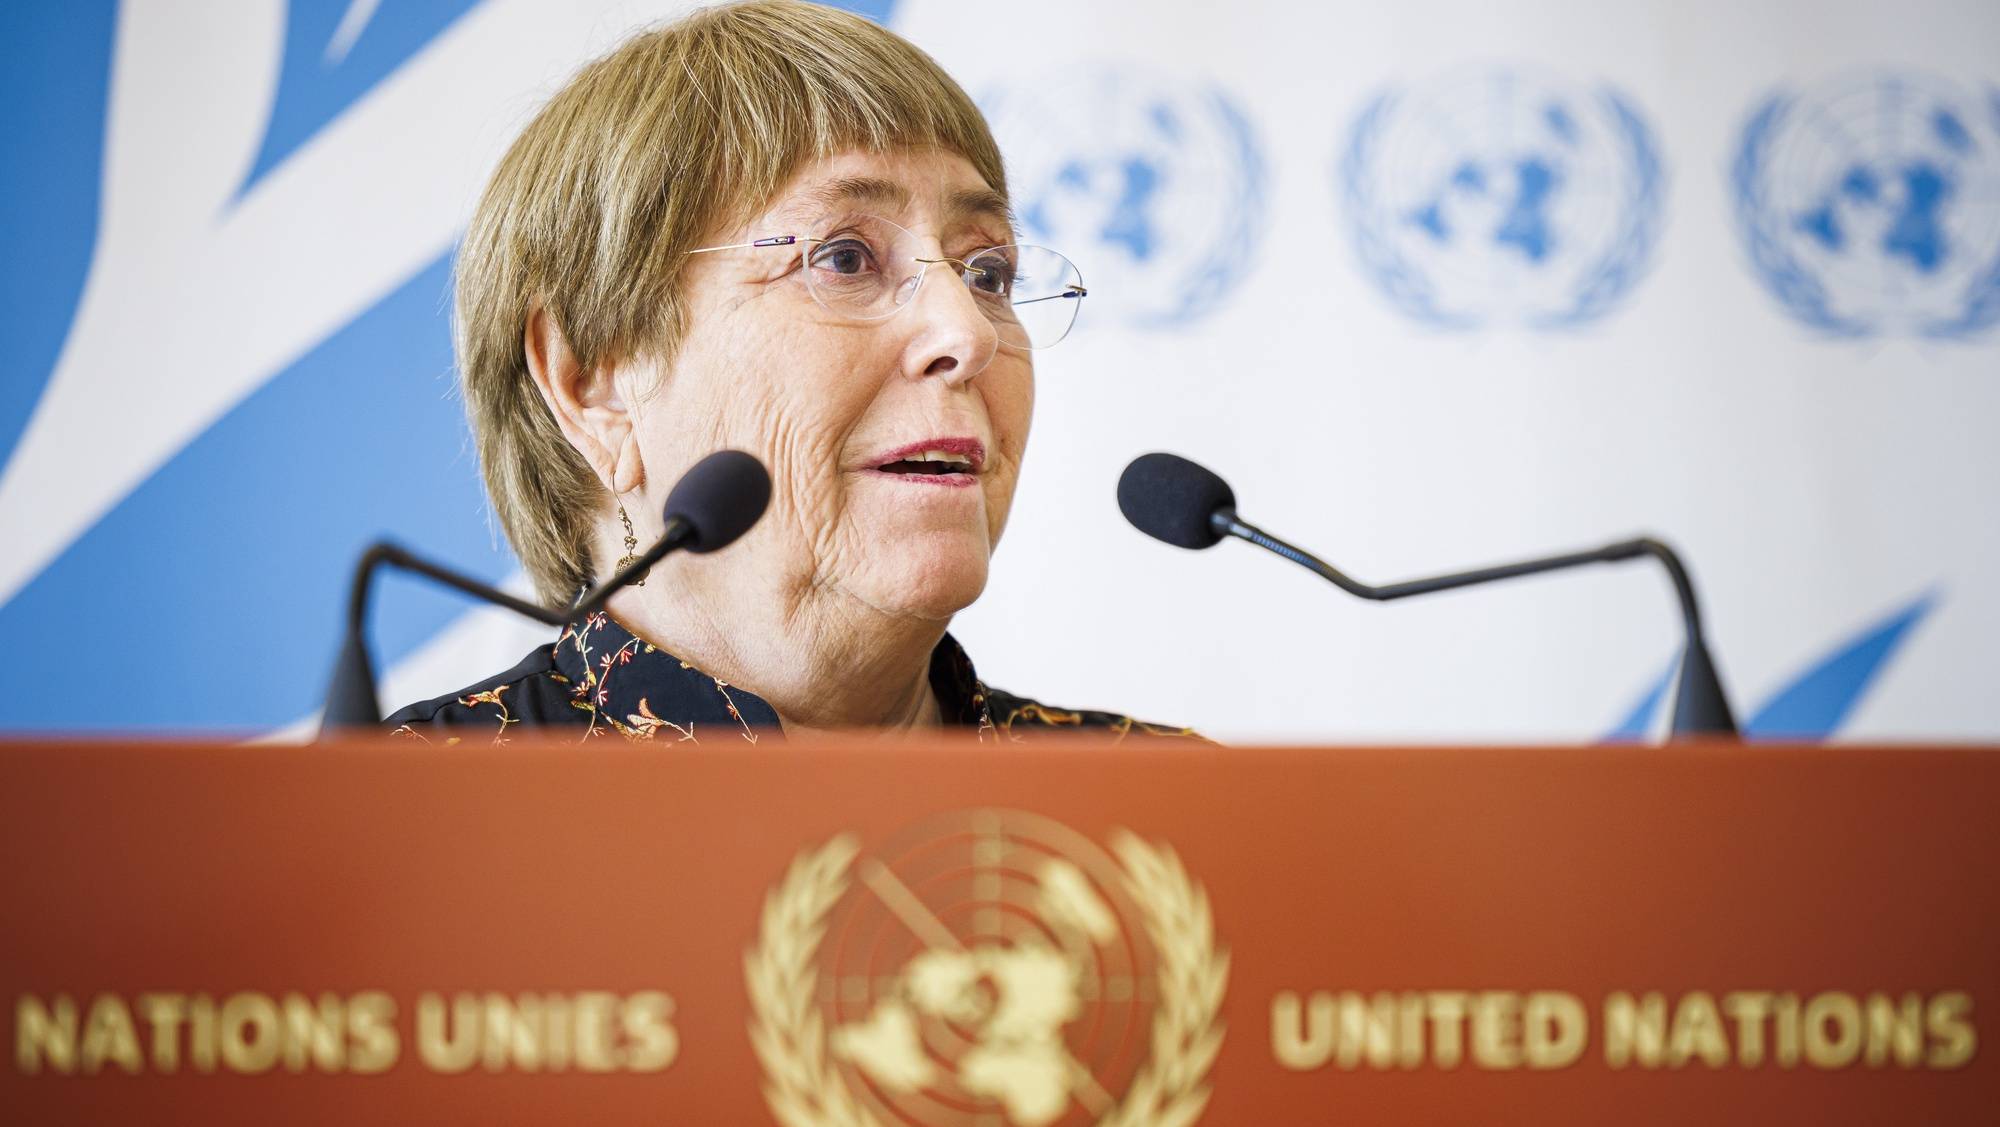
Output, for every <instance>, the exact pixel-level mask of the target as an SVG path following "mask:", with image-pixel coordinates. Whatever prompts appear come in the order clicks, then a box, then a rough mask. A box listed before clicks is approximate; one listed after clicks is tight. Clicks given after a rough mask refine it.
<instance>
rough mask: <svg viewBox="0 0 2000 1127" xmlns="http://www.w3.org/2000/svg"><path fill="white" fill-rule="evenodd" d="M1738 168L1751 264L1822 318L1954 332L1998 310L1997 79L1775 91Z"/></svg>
mask: <svg viewBox="0 0 2000 1127" xmlns="http://www.w3.org/2000/svg"><path fill="white" fill-rule="evenodd" d="M1730 173H1731V175H1730V179H1731V182H1732V184H1733V186H1734V188H1735V193H1736V216H1737V223H1738V226H1739V228H1740V231H1741V234H1742V237H1743V243H1744V248H1745V250H1746V251H1748V253H1749V256H1750V263H1751V265H1752V267H1753V268H1754V269H1755V270H1756V272H1757V275H1758V277H1759V278H1760V279H1762V280H1763V282H1764V284H1765V286H1766V287H1768V288H1769V289H1770V291H1771V293H1772V294H1773V295H1775V296H1776V297H1777V299H1778V301H1779V302H1780V303H1781V304H1782V305H1783V306H1784V308H1785V310H1786V311H1787V312H1788V313H1790V314H1792V316H1794V317H1797V318H1798V319H1799V320H1801V321H1803V322H1805V323H1806V324H1808V325H1811V326H1812V327H1813V328H1815V329H1819V330H1821V331H1823V332H1826V333H1829V334H1831V335H1834V336H1843V337H1863V336H1875V335H1878V334H1902V335H1915V336H1924V337H1933V338H1953V337H1965V336H1970V335H1972V334H1974V333H1978V332H1980V331H1982V330H1984V329H1987V328H1989V327H1991V326H1992V325H1993V323H1994V322H1995V321H1996V320H2000V91H1992V90H1989V91H1987V93H1986V96H1985V97H1984V98H1983V99H1982V98H1979V97H1976V96H1974V95H1972V94H1970V93H1968V92H1966V91H1964V90H1961V89H1959V88H1957V87H1955V86H1953V85H1951V84H1950V83H1947V82H1944V81H1942V80H1939V79H1936V78H1930V77H1925V76H1921V75H1912V74H1880V75H1871V76H1865V77H1852V76H1850V77H1848V78H1845V79H1840V80H1836V81H1833V82H1829V83H1826V84H1823V85H1821V86H1817V87H1814V88H1812V89H1809V90H1807V91H1806V92H1804V93H1803V94H1792V93H1779V94H1776V95H1773V96H1772V97H1771V98H1770V99H1769V100H1768V101H1766V102H1764V103H1762V104H1761V105H1759V106H1758V107H1757V108H1756V110H1755V111H1753V112H1752V113H1751V115H1750V121H1749V124H1748V125H1746V126H1744V129H1743V139H1742V143H1741V145H1740V146H1739V147H1738V149H1737V153H1736V158H1735V160H1734V162H1733V164H1732V165H1731V168H1730Z"/></svg>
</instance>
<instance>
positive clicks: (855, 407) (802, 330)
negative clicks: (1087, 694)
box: [525, 149, 1034, 731]
mask: <svg viewBox="0 0 2000 1127" xmlns="http://www.w3.org/2000/svg"><path fill="white" fill-rule="evenodd" d="M862 179H873V180H880V181H886V182H887V183H888V184H889V185H892V186H893V187H894V188H896V189H899V190H900V192H901V193H902V194H904V195H906V196H907V199H905V200H898V199H893V198H887V197H884V196H881V195H880V194H876V195H872V196H871V195H868V194H867V193H862V194H861V195H860V196H859V197H857V196H856V193H855V192H853V191H852V190H851V189H853V188H855V187H856V184H855V181H857V180H862ZM841 189H847V190H846V191H841V192H840V194H839V195H838V197H837V198H835V199H833V200H832V201H831V202H829V199H828V194H829V193H830V192H835V191H839V190H841ZM977 193H983V194H985V195H987V196H989V197H990V196H991V191H990V189H989V186H988V185H987V184H986V183H985V181H984V180H983V179H982V178H981V177H980V176H979V174H978V173H977V172H976V171H974V170H973V167H972V165H971V164H970V163H969V162H967V161H966V160H965V159H964V158H963V157H960V156H957V155H955V154H952V153H948V152H942V151H938V150H932V149H919V150H903V151H896V152H891V153H886V154H870V153H865V152H858V151H854V152H847V153H843V154H841V155H838V156H836V157H833V158H830V159H828V160H823V161H817V162H813V163H811V164H809V165H808V166H807V167H805V168H804V169H803V170H802V171H800V172H799V174H798V175H797V176H795V177H794V178H793V179H792V181H791V182H790V183H789V184H788V185H787V186H786V187H785V188H784V189H783V190H782V191H780V192H779V194H778V196H777V198H776V199H775V200H774V201H773V202H772V203H771V205H770V206H769V207H768V208H766V209H765V210H764V212H763V213H762V214H761V215H759V216H757V217H756V218H754V219H752V220H750V221H749V222H747V223H744V224H741V225H739V226H736V227H733V228H730V229H727V230H718V231H715V232H713V233H712V234H713V237H712V238H709V239H706V240H704V243H703V245H705V246H713V245H722V244H733V243H741V242H748V241H750V240H752V239H756V238H762V237H766V236H771V235H782V234H809V233H817V232H813V231H809V230H808V229H809V228H810V227H811V226H812V225H813V224H814V223H815V222H816V221H818V220H821V219H823V218H826V217H830V216H840V215H843V214H847V213H863V214H872V215H878V216H881V217H883V218H887V219H890V220H893V221H895V222H896V223H898V224H900V225H901V226H903V227H904V228H907V229H908V230H909V231H911V232H913V233H915V234H916V235H918V236H919V237H920V238H921V240H922V241H923V244H924V246H925V248H926V252H925V254H924V257H940V258H942V257H946V256H954V257H964V256H967V255H969V254H970V253H971V252H972V251H974V250H979V249H984V248H986V247H990V246H995V245H1000V244H1005V243H1009V242H1012V241H1013V233H1012V231H1011V230H1010V228H1009V226H1008V221H1007V218H1006V216H1005V214H1004V213H999V212H996V211H994V210H991V209H989V208H977V207H973V206H970V203H972V202H975V201H972V197H973V196H974V195H975V194H977ZM990 202H993V203H999V202H1001V201H998V200H997V199H994V200H991V201H990ZM799 270H800V255H799V252H798V248H796V247H769V248H746V249H740V250H727V251H719V252H715V253H708V254H699V255H694V256H691V258H690V259H689V264H688V271H687V274H686V276H685V280H684V283H683V293H684V294H685V303H686V304H685V307H686V309H687V314H686V317H685V321H684V327H685V332H684V335H683V338H682V343H681V347H680V348H679V350H678V352H677V353H676V355H675V356H674V357H673V359H672V360H671V361H670V362H668V363H666V364H661V363H660V362H658V361H657V360H652V359H648V358H645V357H626V358H619V359H615V360H611V361H607V362H606V363H604V364H603V365H600V366H599V367H598V368H596V369H593V370H582V369H579V368H578V367H577V365H576V364H575V363H574V362H573V360H572V359H571V358H570V356H569V354H568V352H567V349H566V347H565V345H564V343H563V341H562V339H561V334H560V332H559V331H558V330H556V329H555V328H554V326H553V324H552V322H551V320H550V319H549V318H547V317H545V316H542V315H539V314H537V315H534V316H532V317H531V318H530V320H529V325H528V331H527V334H526V341H525V344H526V348H527V353H528V359H529V367H530V369H531V371H533V373H534V375H535V379H536V382H537V384H538V386H540V388H541V389H542V392H543V395H544V398H545V399H546V401H547V402H548V403H549V405H550V407H551V410H552V411H553V412H554V413H555V416H556V418H557V421H558V423H559V424H560V425H561V426H562V428H563V431H564V434H565V436H566V437H567V438H569V440H570V442H571V444H572V445H574V446H575V447H576V448H577V450H578V451H579V452H581V453H582V454H583V456H584V457H585V458H586V459H587V460H588V461H589V462H590V464H591V465H592V467H593V468H594V469H595V470H596V471H597V474H598V477H599V478H600V480H602V481H603V482H604V484H605V486H606V488H607V489H608V490H609V491H610V492H611V493H612V494H614V495H615V498H616V500H615V501H613V502H609V503H607V506H606V507H605V509H604V510H603V512H602V513H600V514H599V535H598V538H597V544H596V569H597V574H599V575H606V574H609V572H610V569H611V565H612V563H613V562H614V561H615V560H616V559H617V558H618V557H619V556H620V555H621V554H622V553H623V548H622V541H623V529H622V527H621V526H620V523H619V520H618V516H617V508H616V502H618V501H622V502H623V504H624V505H625V508H626V511H627V512H628V513H629V514H630V516H631V518H632V522H633V524H634V526H635V529H636V531H637V534H638V538H639V540H640V542H641V544H642V545H644V544H648V543H651V541H652V540H653V539H654V538H655V537H657V536H658V535H659V532H660V525H661V518H660V508H661V506H662V505H663V504H664V502H665V500H666V496H667V493H668V491H669V490H670V489H671V488H672V487H673V484H674V482H675V481H676V480H677V479H678V478H679V477H680V475H681V474H682V473H683V472H684V471H685V470H686V469H687V468H688V467H689V466H691V465H692V464H693V463H694V462H696V461H697V460H699V459H700V458H701V457H702V456H704V455H706V454H708V453H710V452H711V451H714V450H719V449H725V448H734V449H739V450H747V451H749V452H750V453H752V454H755V455H756V456H757V457H758V458H759V459H760V460H762V461H763V462H764V464H765V465H766V466H767V467H769V469H770V471H771V477H772V497H771V507H770V509H769V510H768V511H767V512H766V513H765V516H764V518H763V519H762V520H761V521H760V522H758V524H757V526H756V527H755V528H753V529H751V530H750V532H749V533H748V534H746V535H745V536H744V538H743V539H742V540H740V541H738V542H737V543H736V544H734V545H732V546H730V547H729V548H726V549H724V550H722V551H719V552H717V553H715V554H713V555H703V556H695V555H687V554H682V555H679V556H673V557H669V558H668V559H667V561H665V562H664V563H663V564H661V565H660V566H659V567H656V568H654V569H653V571H652V573H651V575H650V577H649V578H648V580H647V582H646V584H645V586H643V587H636V588H628V589H627V590H625V591H623V592H621V593H620V594H619V595H618V596H617V597H616V598H615V599H614V600H613V602H612V604H611V609H612V613H613V614H615V615H616V616H617V617H618V618H619V619H620V620H621V621H622V622H624V623H625V624H626V625H627V626H629V627H631V628H632V629H633V630H634V631H635V632H636V633H638V634H639V635H640V636H641V637H644V638H646V639H648V640H650V641H652V642H654V643H656V644H658V645H660V646H662V647H663V648H665V649H667V650H668V651H669V652H671V653H674V654H676V655H677V656H679V657H681V658H682V659H683V660H685V661H688V662H690V663H692V664H694V665H696V666H697V667H699V668H701V669H703V670H705V671H707V672H709V673H712V674H714V675H716V676H718V677H721V678H722V679H723V680H725V681H728V682H730V683H731V684H734V685H740V686H742V687H744V688H746V689H749V690H750V691H752V692H755V693H757V694H758V695H759V696H762V697H763V698H764V699H765V700H767V701H769V702H770V703H771V705H772V706H773V707H774V708H775V709H777V711H778V714H779V716H780V717H781V718H782V719H783V721H784V723H785V726H786V728H787V729H788V730H798V731H806V730H813V729H822V728H839V727H853V726H867V727H877V728H913V727H918V726H921V725H925V724H928V723H934V722H935V721H936V719H937V715H938V709H937V702H936V700H935V698H934V697H933V695H932V693H931V691H930V689H929V685H928V680H927V671H928V662H929V655H930V651H931V650H932V648H933V647H935V645H936V644H937V642H938V640H939V638H941V637H942V636H943V634H944V631H945V628H946V626H947V625H948V624H949V623H950V621H951V618H952V616H953V615H954V614H956V613H957V612H958V611H960V610H962V609H964V608H965V607H966V606H968V605H970V604H971V603H972V602H973V600H975V599H977V598H978V597H979V594H980V592H981V591H982V590H983V589H984V588H985V585H986V576H987V564H988V560H989V558H990V556H991V554H992V551H993V547H994V545H995V544H996V543H997V542H998V541H999V539H1000V532H1001V529H1002V528H1003V527H1005V525H1006V523H1007V512H1008V508H1009V506H1010V504H1011V503H1012V500H1013V496H1014V488H1015V484H1016V482H1017V480H1018V476H1019V472H1020V465H1021V454H1022V448H1023V446H1024V445H1025V443H1026V442H1027V438H1028V426H1029V418H1030V415H1031V413H1032V409H1033V401H1034V368H1033V364H1032V361H1031V359H1030V354H1029V353H1028V352H1027V351H1025V350H1022V349H1016V348H1011V347H1007V346H1003V345H1001V344H1000V343H999V341H998V339H997V337H996V334H995V331H994V327H993V324H992V322H991V321H990V320H989V319H988V317H987V315H986V314H985V313H983V312H981V310H980V308H979V305H978V302H977V300H976V299H975V298H974V297H973V296H972V294H971V293H970V292H968V291H967V289H966V287H965V285H964V284H963V283H962V282H960V281H959V280H958V278H957V276H956V274H955V273H954V272H953V271H952V269H951V268H950V267H949V266H932V267H929V268H928V271H927V274H926V277H925V279H924V282H923V284H922V285H921V286H920V287H919V289H918V291H917V293H916V295H915V297H914V298H913V299H912V300H911V302H910V304H909V305H908V306H907V307H905V308H903V309H902V310H901V311H899V312H897V313H895V314H894V315H893V316H890V317H888V318H887V319H885V320H881V321H875V322H864V323H842V322H839V321H837V320H836V319H835V318H833V317H832V316H830V315H829V314H827V312H826V311H825V310H824V309H822V308H821V307H820V305H818V304H817V303H816V302H814V300H813V298H812V296H811V293H810V291H809V290H808V289H807V287H806V285H805V279H804V277H803V276H802V275H801V274H800V272H799ZM953 437H959V438H970V439H975V440H977V441H978V442H980V443H983V445H984V447H985V459H984V464H983V466H982V467H981V468H980V470H979V472H978V473H977V475H976V484H975V485H974V486H972V487H960V488H952V487H946V486H940V485H936V484H918V483H912V482H911V481H909V480H906V479H899V478H896V477H892V476H889V475H885V474H883V473H880V472H878V471H877V469H876V467H877V466H878V465H879V464H881V462H882V461H883V460H884V459H883V457H882V456H883V455H884V454H885V453H887V452H890V451H894V450H897V449H899V448H902V447H905V446H907V445H909V444H912V443H919V442H926V441H928V440H931V439H938V438H953Z"/></svg>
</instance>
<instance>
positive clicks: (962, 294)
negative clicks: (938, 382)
mask: <svg viewBox="0 0 2000 1127" xmlns="http://www.w3.org/2000/svg"><path fill="white" fill-rule="evenodd" d="M916 262H917V266H918V268H919V269H921V270H925V271H930V270H932V269H933V268H936V272H937V275H938V276H937V277H935V278H929V279H922V280H920V281H919V283H918V285H917V288H916V290H917V292H916V293H915V294H913V295H912V297H911V304H913V305H915V306H916V308H915V309H912V310H907V311H905V314H904V315H905V316H907V317H909V318H910V319H911V320H912V321H914V322H916V324H917V325H918V326H919V327H918V329H917V331H916V333H915V335H914V336H913V337H912V339H911V342H910V347H911V351H910V354H909V357H910V359H909V363H908V365H907V366H906V367H907V370H908V371H909V372H910V373H911V374H912V375H914V376H935V377H937V378H939V379H942V380H944V381H945V383H947V384H948V385H951V386H957V385H959V384H963V383H966V382H968V381H970V380H971V379H972V378H973V377H974V376H977V375H978V374H979V373H981V372H983V371H985V370H986V366H987V365H988V364H989V363H991V362H992V361H993V354H994V353H995V352H997V351H998V350H999V348H1000V337H999V333H998V332H997V330H996V329H995V328H994V326H993V320H992V318H990V317H988V316H987V315H986V314H985V312H984V311H983V310H981V309H980V308H979V302H978V299H976V298H974V297H973V296H972V292H971V291H970V290H968V289H966V288H965V282H964V279H963V278H962V277H961V276H960V271H961V267H960V265H959V264H958V262H957V260H955V259H951V258H945V257H943V256H939V257H937V258H919V259H917V260H916Z"/></svg>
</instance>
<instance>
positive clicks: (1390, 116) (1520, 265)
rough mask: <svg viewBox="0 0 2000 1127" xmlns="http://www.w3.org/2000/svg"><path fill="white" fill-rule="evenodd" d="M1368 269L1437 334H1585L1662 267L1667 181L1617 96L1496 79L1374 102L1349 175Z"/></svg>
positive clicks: (1485, 75) (1515, 74)
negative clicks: (1656, 253)
mask: <svg viewBox="0 0 2000 1127" xmlns="http://www.w3.org/2000/svg"><path fill="white" fill-rule="evenodd" d="M1335 182H1336V188H1337V191H1338V193H1339V196H1340V201H1341V204H1342V206H1343V209H1344V211H1345V215H1346V220H1347V227H1348V231H1349V235H1350V238H1351V241H1352V243H1353V246H1354V252H1355V255H1356V258H1357V260H1358V262H1359V264H1360V266H1361V269H1362V270H1363V272H1364V273H1365V274H1366V275H1367V276H1368V278H1369V279H1370V280H1371V281H1372V282H1374V284H1375V285H1376V287H1377V288H1378V289H1379V290H1380V291H1381V292H1382V295H1383V296H1384V297H1385V298H1387V299H1388V301H1389V302H1390V304H1391V305H1393V306H1394V307H1395V308H1396V309H1397V310H1398V311H1400V312H1402V313H1403V314H1405V315H1406V316H1409V317H1411V318H1413V319H1415V320H1416V321H1419V322H1421V323H1423V324H1425V325H1428V326H1431V327H1434V328H1445V329H1475V328H1482V327H1487V326H1495V325H1500V326H1518V327H1525V328H1528V329H1534V330H1562V329H1570V328H1575V327H1577V326H1580V325H1583V324H1585V323H1587V322H1590V321H1593V320H1596V319H1597V318H1599V317H1602V316H1604V315H1605V314H1606V313H1608V312H1610V311H1611V310H1612V309H1614V308H1615V307H1616V306H1617V305H1618V304H1619V302H1620V301H1621V300H1622V299H1624V298H1625V297H1626V296H1627V295H1628V294H1629V293H1630V292H1631V291H1632V289H1633V287H1634V286H1636V285H1637V284H1638V282H1639V280H1640V279H1641V278H1642V277H1643V276H1644V274H1645V272H1646V269H1647V268H1648V266H1649V265H1650V264H1651V262H1652V257H1653V249H1654V246H1655V243H1656V242H1657V239H1658V235H1659V230H1660V224H1661V220H1662V212H1663V197H1664V194H1665V188H1666V177H1665V173H1664V171H1663V168H1662V164H1661V159H1660V154H1659V148H1658V146H1657V144H1656V143H1655V141H1654V139H1653V131H1652V129H1651V128H1650V127H1649V126H1648V125H1647V124H1646V120H1645V118H1644V117H1643V115H1641V113H1640V112H1639V110H1638V108H1637V107H1636V106H1635V105H1634V104H1633V103H1632V102H1631V101H1630V100H1629V99H1627V98H1626V97H1625V96H1624V95H1622V94H1620V93H1619V92H1617V91H1616V90H1613V89H1611V88H1609V87H1589V86H1585V85H1582V84H1578V83H1575V82H1571V81H1568V80H1566V79H1564V78H1562V77H1559V76H1556V75H1551V74H1545V73H1541V72H1537V71H1532V70H1528V69H1524V68H1488V69H1481V70H1475V71H1471V72H1466V73H1459V74H1453V75H1449V76H1446V77H1444V78H1441V79H1437V80H1434V81H1431V82H1428V83H1423V84H1418V85H1414V86H1411V87H1408V88H1399V89H1393V90H1390V91H1387V92H1384V93H1382V94H1380V95H1378V96H1376V97H1375V98H1374V99H1373V100H1372V101H1370V102H1369V103H1368V104H1367V106H1366V107H1365V108H1364V109H1363V110H1362V111H1361V113H1360V114H1359V115H1358V116H1357V117H1356V119H1355V122H1354V125H1353V127H1352V128H1351V130H1350V131H1349V133H1348V137H1347V141H1346V143H1345V145H1344V146H1343V147H1342V150H1341V153H1340V157H1339V160H1338V163H1337V167H1336V170H1335Z"/></svg>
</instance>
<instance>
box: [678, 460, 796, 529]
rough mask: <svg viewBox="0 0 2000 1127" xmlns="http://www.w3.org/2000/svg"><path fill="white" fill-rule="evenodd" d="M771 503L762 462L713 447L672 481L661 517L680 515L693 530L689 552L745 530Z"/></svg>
mask: <svg viewBox="0 0 2000 1127" xmlns="http://www.w3.org/2000/svg"><path fill="white" fill-rule="evenodd" d="M770 503H771V475H770V474H769V473H767V472H765V470H764V463H762V462H759V461H758V460H757V459H756V458H754V457H752V456H750V455H748V454H745V453H744V452H743V451H741V450H718V451H716V452H715V453H713V454H710V455H709V456H708V457H706V458H703V459H702V460H701V461H699V462H696V463H695V464H694V468H692V469H690V470H688V472H687V473H686V474H684V475H682V477H681V479H680V480H679V481H677V482H675V483H674V488H673V491H672V492H670V493H668V494H667V505H666V509H665V517H666V520H667V523H668V524H672V523H673V521H674V520H675V519H679V520H682V521H684V522H686V523H687V525H688V526H689V527H690V528H692V529H693V530H694V533H693V536H692V538H690V539H689V540H688V541H687V543H686V545H685V547H686V548H687V550H688V551H690V552H713V551H715V550H716V549H717V548H722V547H726V546H728V545H729V544H730V543H732V542H733V541H735V539H736V538H737V537H739V536H741V535H743V534H744V533H746V532H748V531H750V526H751V525H753V524H756V523H757V518H758V517H761V516H763V515H764V507H765V506H766V505H769V504H770Z"/></svg>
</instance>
